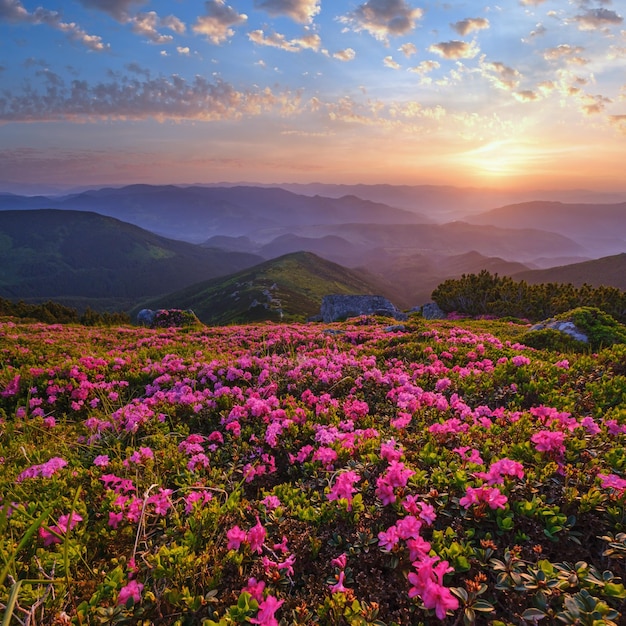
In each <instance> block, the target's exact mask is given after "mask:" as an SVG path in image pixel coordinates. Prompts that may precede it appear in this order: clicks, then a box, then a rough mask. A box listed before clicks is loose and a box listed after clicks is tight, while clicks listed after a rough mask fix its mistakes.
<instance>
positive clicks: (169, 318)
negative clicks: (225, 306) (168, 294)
mask: <svg viewBox="0 0 626 626" xmlns="http://www.w3.org/2000/svg"><path fill="white" fill-rule="evenodd" d="M137 323H139V324H141V325H142V326H148V327H149V328H178V327H181V326H193V325H194V324H200V323H201V322H200V320H199V319H198V318H197V317H196V314H195V313H194V312H193V311H192V310H191V309H187V310H185V311H182V310H180V309H159V310H158V311H153V310H152V309H141V311H139V313H137Z"/></svg>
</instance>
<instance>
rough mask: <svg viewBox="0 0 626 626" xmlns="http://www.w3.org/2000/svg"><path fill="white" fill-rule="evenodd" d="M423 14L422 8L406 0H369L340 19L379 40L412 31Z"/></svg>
mask: <svg viewBox="0 0 626 626" xmlns="http://www.w3.org/2000/svg"><path fill="white" fill-rule="evenodd" d="M422 15H423V11H422V9H416V8H413V7H411V6H410V5H409V4H408V3H407V2H406V0H368V2H365V3H363V4H360V5H359V6H358V7H357V8H356V9H355V10H354V11H352V12H351V13H349V14H348V15H346V16H343V17H341V18H339V20H340V21H341V22H343V23H345V24H351V25H353V27H354V29H355V30H356V31H357V32H358V31H362V30H365V31H367V32H368V33H370V35H372V36H373V37H375V38H376V39H378V40H379V41H387V39H388V38H389V37H390V36H396V35H405V34H407V33H409V32H411V31H412V30H413V29H414V28H415V21H416V20H418V19H419V18H421V17H422Z"/></svg>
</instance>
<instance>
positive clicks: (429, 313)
mask: <svg viewBox="0 0 626 626" xmlns="http://www.w3.org/2000/svg"><path fill="white" fill-rule="evenodd" d="M411 310H412V311H416V312H419V313H421V314H422V317H423V318H424V319H425V320H443V319H445V318H446V314H445V312H444V311H443V310H442V309H441V308H440V306H439V305H438V304H437V303H436V302H428V303H427V304H424V305H422V306H419V307H416V308H415V309H411Z"/></svg>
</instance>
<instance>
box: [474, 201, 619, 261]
mask: <svg viewBox="0 0 626 626" xmlns="http://www.w3.org/2000/svg"><path fill="white" fill-rule="evenodd" d="M468 221H469V222H470V223H472V224H482V225H492V226H499V227H501V228H541V229H543V230H548V231H551V232H557V233H561V234H563V235H565V236H567V237H570V238H572V239H574V240H575V241H577V242H578V243H580V244H581V245H582V246H584V247H585V249H586V250H587V251H588V252H589V253H590V254H591V255H592V256H596V257H598V256H607V255H612V254H619V253H620V252H625V251H626V202H619V203H614V204H581V203H575V204H574V203H572V204H568V203H563V202H546V201H535V202H524V203H521V204H512V205H508V206H503V207H500V208H497V209H493V210H491V211H486V212H484V213H481V214H479V215H475V216H473V217H471V218H469V219H468Z"/></svg>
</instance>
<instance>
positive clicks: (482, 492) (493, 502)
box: [459, 487, 508, 509]
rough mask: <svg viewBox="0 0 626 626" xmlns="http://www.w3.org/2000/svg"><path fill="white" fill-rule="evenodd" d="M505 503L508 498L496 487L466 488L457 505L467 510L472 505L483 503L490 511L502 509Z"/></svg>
mask: <svg viewBox="0 0 626 626" xmlns="http://www.w3.org/2000/svg"><path fill="white" fill-rule="evenodd" d="M507 501H508V498H507V497H506V496H505V495H504V494H503V493H502V492H501V491H500V490H499V489H498V488H496V487H478V488H474V487H467V489H466V490H465V496H463V497H462V498H461V499H460V500H459V504H460V505H461V506H462V507H463V508H465V509H469V507H470V506H472V505H473V504H478V503H480V502H485V503H486V504H487V505H489V508H490V509H504V508H505V507H506V503H507Z"/></svg>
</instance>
